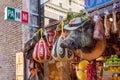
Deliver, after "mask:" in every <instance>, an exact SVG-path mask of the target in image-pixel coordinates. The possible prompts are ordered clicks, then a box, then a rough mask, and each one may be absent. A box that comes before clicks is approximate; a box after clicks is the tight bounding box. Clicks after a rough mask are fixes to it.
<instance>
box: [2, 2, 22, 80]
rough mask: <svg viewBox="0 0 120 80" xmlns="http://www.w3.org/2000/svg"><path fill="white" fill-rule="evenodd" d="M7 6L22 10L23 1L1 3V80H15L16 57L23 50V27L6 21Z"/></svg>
mask: <svg viewBox="0 0 120 80" xmlns="http://www.w3.org/2000/svg"><path fill="white" fill-rule="evenodd" d="M6 6H12V7H15V8H17V9H21V8H22V0H1V1H0V80H15V71H16V67H15V60H16V57H15V56H16V53H17V52H20V51H21V48H22V29H21V28H22V27H21V24H20V23H17V22H11V21H5V20H4V9H5V7H6Z"/></svg>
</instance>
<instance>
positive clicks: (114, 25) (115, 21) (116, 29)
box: [111, 11, 118, 33]
mask: <svg viewBox="0 0 120 80" xmlns="http://www.w3.org/2000/svg"><path fill="white" fill-rule="evenodd" d="M112 14H113V25H112V27H111V30H112V33H117V31H118V26H117V19H116V18H117V17H116V11H113V13H112Z"/></svg>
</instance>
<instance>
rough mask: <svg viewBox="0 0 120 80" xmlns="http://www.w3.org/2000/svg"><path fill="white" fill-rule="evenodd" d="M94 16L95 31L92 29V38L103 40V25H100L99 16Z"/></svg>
mask: <svg viewBox="0 0 120 80" xmlns="http://www.w3.org/2000/svg"><path fill="white" fill-rule="evenodd" d="M95 16H96V17H97V19H96V22H95V29H94V34H93V38H94V39H99V40H103V38H104V28H103V24H102V19H101V17H100V16H99V15H95Z"/></svg>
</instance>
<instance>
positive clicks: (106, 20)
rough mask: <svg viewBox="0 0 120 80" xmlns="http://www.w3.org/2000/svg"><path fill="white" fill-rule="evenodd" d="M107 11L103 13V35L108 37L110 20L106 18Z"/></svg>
mask: <svg viewBox="0 0 120 80" xmlns="http://www.w3.org/2000/svg"><path fill="white" fill-rule="evenodd" d="M108 14H109V13H108V11H106V12H105V15H104V27H105V37H106V38H107V39H108V38H110V27H111V22H110V21H109V20H108Z"/></svg>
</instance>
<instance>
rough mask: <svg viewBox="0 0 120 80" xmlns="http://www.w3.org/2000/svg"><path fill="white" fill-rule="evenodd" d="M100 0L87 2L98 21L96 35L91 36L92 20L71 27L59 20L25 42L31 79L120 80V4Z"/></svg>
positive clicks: (88, 8) (95, 19)
mask: <svg viewBox="0 0 120 80" xmlns="http://www.w3.org/2000/svg"><path fill="white" fill-rule="evenodd" d="M97 1H98V2H97ZM97 1H96V0H86V9H87V10H88V14H89V15H91V16H92V20H93V21H94V22H95V25H94V26H95V29H94V31H95V30H97V32H96V33H95V32H94V33H93V34H91V32H92V30H93V27H91V26H93V24H92V23H90V22H89V20H86V21H85V22H86V23H84V24H83V23H79V24H77V23H76V24H73V23H74V21H75V20H76V19H75V20H74V21H72V22H69V24H70V25H68V26H64V22H66V20H65V21H64V22H63V21H56V22H54V23H51V24H49V25H48V26H47V27H45V28H44V32H42V31H43V29H39V30H38V31H37V32H36V33H35V36H34V37H33V38H32V39H30V40H29V41H28V42H27V43H26V45H25V50H24V53H27V54H26V58H27V59H29V60H30V65H29V68H30V72H31V75H30V77H29V79H30V80H32V78H35V79H36V78H37V80H43V79H44V78H45V79H48V80H86V79H87V80H120V1H119V0H115V1H113V0H97ZM99 20H100V21H99ZM87 22H88V23H87ZM97 22H98V23H97ZM82 24H83V25H82ZM88 24H89V25H88ZM78 25H80V26H82V27H81V29H80V27H79V28H75V27H72V28H68V27H69V26H77V27H78ZM101 25H102V26H101ZM60 26H61V27H60ZM86 26H87V27H86ZM96 26H98V27H96ZM84 28H85V30H84ZM86 29H87V30H88V31H86ZM71 30H72V31H71ZM69 31H71V32H70V34H69ZM79 31H80V33H81V34H79ZM84 31H85V32H84ZM46 32H47V33H48V34H46ZM83 32H84V33H83ZM86 32H87V33H86ZM89 32H90V34H89ZM39 33H40V34H39ZM42 33H44V34H42ZM61 33H64V34H65V35H63V34H61ZM98 33H100V35H98ZM101 33H102V36H101ZM74 34H75V35H74ZM85 34H87V36H88V37H87V40H88V41H89V42H90V41H91V42H90V44H91V43H92V44H91V45H90V47H89V46H88V45H87V44H89V42H87V40H86V38H85V37H86V36H83V35H85ZM96 35H97V36H96ZM40 36H42V37H40ZM64 36H65V37H64ZM66 36H67V37H66ZM91 36H93V37H92V38H94V39H96V40H94V39H91ZM79 38H80V39H79ZM62 40H63V41H62ZM78 40H80V41H78ZM84 41H86V42H85V43H83V42H84ZM69 43H70V44H69ZM76 43H81V45H82V46H80V45H78V44H76ZM94 44H95V45H94ZM85 45H87V47H86V46H85ZM83 46H85V48H84V47H83ZM91 46H92V47H94V49H92V47H91ZM78 48H80V49H81V50H78ZM88 48H89V49H88ZM86 51H88V52H86ZM73 54H75V55H73ZM36 74H37V75H36Z"/></svg>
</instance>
